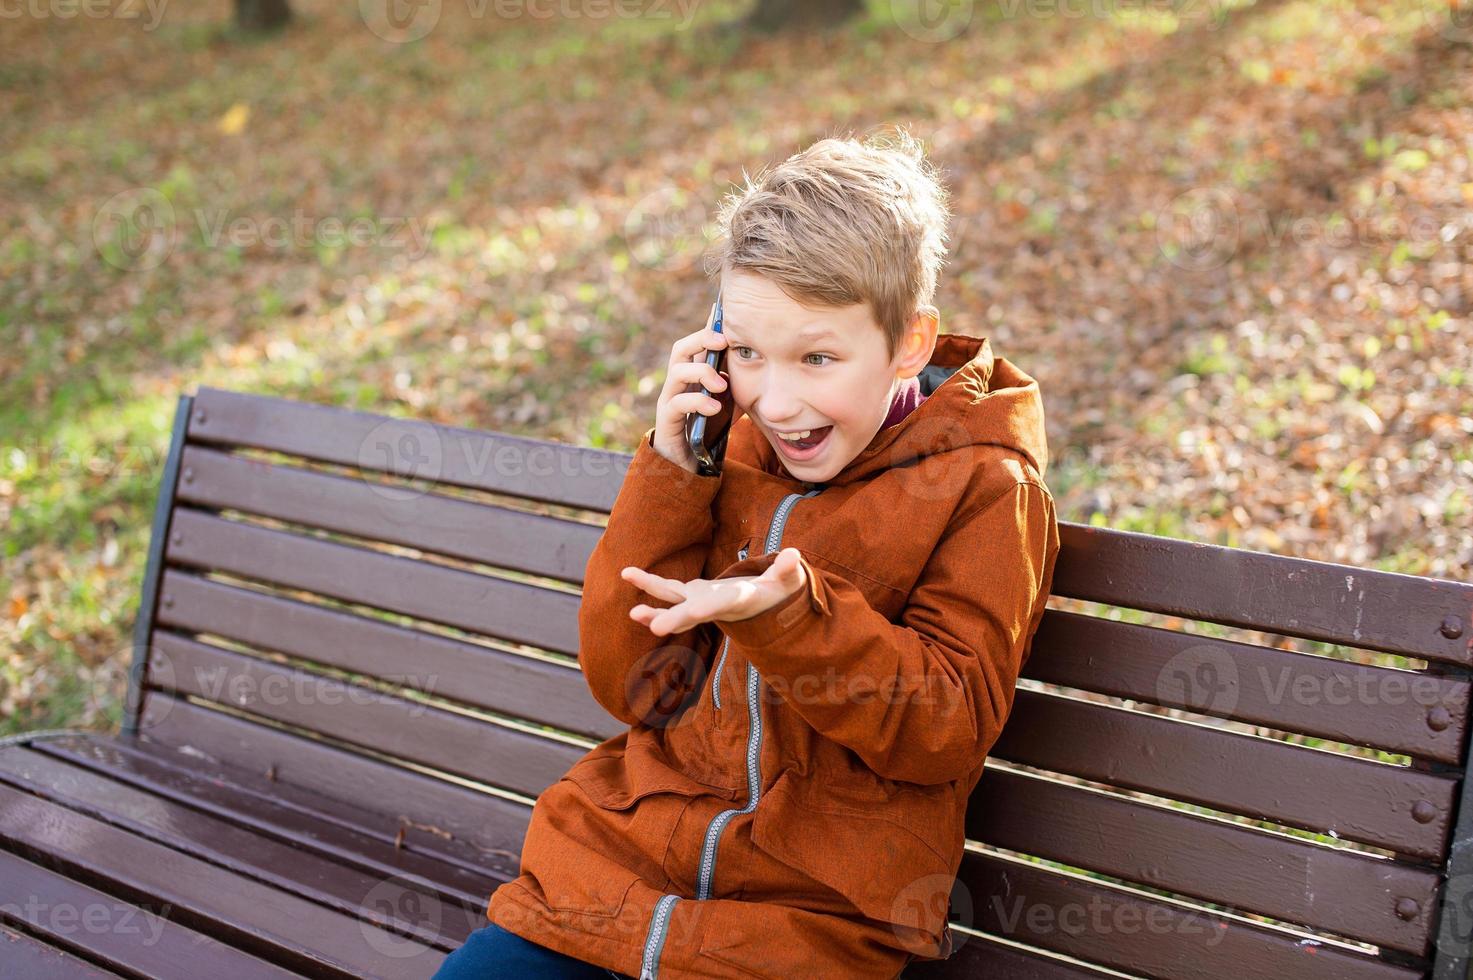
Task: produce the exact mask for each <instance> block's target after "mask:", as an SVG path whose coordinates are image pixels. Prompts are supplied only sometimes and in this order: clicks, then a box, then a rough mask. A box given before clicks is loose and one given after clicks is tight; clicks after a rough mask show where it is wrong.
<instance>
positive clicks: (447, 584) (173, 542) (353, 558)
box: [160, 508, 578, 656]
mask: <svg viewBox="0 0 1473 980" xmlns="http://www.w3.org/2000/svg"><path fill="white" fill-rule="evenodd" d="M167 557H168V561H169V563H170V564H184V565H188V566H190V567H193V568H199V569H203V570H206V571H210V570H214V571H222V572H229V573H231V574H233V575H237V576H240V577H242V578H249V579H256V580H258V581H261V582H266V583H271V584H274V585H278V586H281V587H284V588H290V589H302V590H304V591H307V592H315V593H317V594H318V595H323V596H329V597H331V598H333V599H338V600H341V601H343V602H354V603H359V604H361V605H364V606H368V607H371V608H374V609H381V610H386V611H388V612H394V613H400V614H403V615H406V616H414V617H417V618H419V619H423V620H427V621H429V622H432V623H439V624H441V625H444V626H453V627H456V628H457V629H462V630H467V631H469V632H472V633H480V634H482V635H484V636H488V637H493V638H496V639H501V640H509V641H511V642H513V643H525V644H530V645H532V646H536V647H541V648H543V649H546V650H552V651H554V652H557V653H565V654H568V655H570V656H577V652H578V596H577V594H575V593H572V592H560V591H557V590H554V589H549V588H542V587H539V586H536V585H530V584H527V583H525V582H515V581H511V580H509V579H502V578H496V577H494V576H490V575H480V574H477V573H475V572H468V571H464V570H461V569H458V568H449V567H446V566H443V565H437V564H434V563H432V562H428V561H420V560H417V559H413V558H405V557H402V556H399V555H390V554H384V553H382V552H378V551H374V550H372V549H370V548H362V547H357V546H354V545H348V544H342V543H339V542H335V541H327V540H323V539H320V538H314V537H310V536H307V535H302V534H294V533H292V532H289V531H279V530H274V529H271V528H265V527H260V526H257V525H252V524H248V523H245V522H241V521H230V520H225V519H223V518H220V517H214V516H211V515H209V514H205V513H202V512H200V511H196V510H192V509H189V508H180V509H177V510H175V512H174V518H173V525H172V528H171V530H170V534H169V547H168V551H167ZM170 601H171V597H170V596H169V594H168V593H167V592H165V593H164V594H163V595H162V597H161V598H160V605H161V607H163V608H164V609H167V608H169V603H170Z"/></svg>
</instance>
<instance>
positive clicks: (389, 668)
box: [158, 569, 626, 741]
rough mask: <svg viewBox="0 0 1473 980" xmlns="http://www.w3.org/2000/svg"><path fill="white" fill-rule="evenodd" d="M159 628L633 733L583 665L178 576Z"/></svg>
mask: <svg viewBox="0 0 1473 980" xmlns="http://www.w3.org/2000/svg"><path fill="white" fill-rule="evenodd" d="M164 592H165V593H166V594H167V595H169V596H170V597H171V599H172V602H171V603H170V605H169V606H168V607H167V608H161V609H160V610H159V616H158V624H159V625H160V626H165V627H169V628H171V629H174V630H179V631H193V632H199V633H213V634H215V635H217V636H223V637H226V638H227V639H230V640H234V641H237V642H239V643H242V644H247V645H250V646H253V647H256V648H259V649H262V650H271V651H275V652H277V653H284V654H287V655H289V656H292V657H297V658H299V659H302V660H309V661H314V662H316V663H319V664H324V665H327V666H330V667H337V668H340V669H342V670H347V671H352V672H353V673H358V674H367V675H369V676H372V677H376V678H380V679H382V680H384V681H386V682H389V683H394V684H397V685H399V686H401V687H405V688H409V689H413V690H417V691H422V692H424V693H426V694H432V695H436V696H439V697H443V698H453V699H455V700H456V701H458V702H460V703H461V704H466V705H471V706H473V707H477V708H484V709H486V710H488V711H492V712H496V713H499V714H503V715H507V716H509V717H513V718H522V719H525V720H527V721H529V722H531V723H533V724H537V725H550V726H552V727H553V728H558V729H561V730H563V731H566V732H571V733H574V734H579V735H583V736H586V737H589V738H592V739H595V740H597V741H603V740H604V739H606V738H610V737H612V736H614V735H617V734H619V732H621V731H623V730H624V728H625V727H626V726H624V725H623V724H622V723H621V722H619V721H618V720H617V719H615V718H614V717H613V716H612V715H610V714H609V713H608V712H607V711H605V710H604V709H603V706H602V705H600V704H599V703H598V702H597V701H595V700H594V699H593V695H592V694H591V693H589V690H588V685H587V684H586V683H584V680H583V672H582V671H581V670H579V669H578V666H577V665H576V664H575V663H571V662H568V663H557V662H553V661H551V660H548V659H542V658H537V657H531V656H524V655H521V654H517V653H512V652H510V651H506V650H499V649H495V648H492V647H488V646H484V645H482V644H478V643H471V642H469V641H466V640H459V639H456V638H454V637H448V636H443V635H441V634H439V633H431V632H428V631H426V630H421V629H413V628H411V627H407V626H400V625H398V624H396V623H388V622H384V621H383V620H381V619H375V618H373V617H370V616H365V615H361V614H358V613H355V612H351V611H349V610H345V609H341V608H334V607H330V606H322V605H316V604H314V603H310V602H303V601H300V600H297V599H291V598H287V597H285V596H279V595H272V594H270V593H265V592H258V591H255V590H253V589H246V588H241V587H240V586H236V585H231V584H229V583H226V582H216V581H212V580H210V579H206V578H202V577H201V576H199V575H195V574H191V573H189V572H184V571H180V570H178V569H170V570H169V571H168V573H166V574H165V576H164Z"/></svg>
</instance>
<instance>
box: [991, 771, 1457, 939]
mask: <svg viewBox="0 0 1473 980" xmlns="http://www.w3.org/2000/svg"><path fill="white" fill-rule="evenodd" d="M1004 804H1005V805H1004ZM967 836H968V837H969V838H972V839H973V840H977V841H979V842H982V843H986V844H991V845H994V846H996V847H1001V848H1005V849H1007V850H1011V851H1019V852H1022V853H1024V854H1032V855H1034V856H1036V857H1041V858H1044V859H1045V860H1050V861H1058V862H1060V863H1063V864H1067V865H1070V866H1071V867H1078V868H1087V869H1089V870H1091V871H1096V872H1099V873H1100V874H1106V875H1110V876H1112V877H1115V878H1120V879H1122V880H1124V881H1133V882H1140V883H1141V884H1144V885H1147V886H1150V887H1152V888H1161V889H1166V890H1168V891H1172V892H1176V893H1178V894H1181V895H1186V896H1190V897H1192V898H1197V899H1202V900H1204V901H1208V902H1214V903H1217V904H1221V905H1225V906H1230V907H1235V908H1238V909H1242V910H1244V911H1248V912H1256V913H1259V914H1261V915H1266V916H1270V917H1272V918H1275V919H1280V920H1282V921H1285V922H1290V923H1296V924H1299V925H1303V926H1308V927H1310V928H1312V929H1318V930H1322V931H1324V932H1329V933H1333V934H1336V935H1340V936H1346V937H1348V938H1351V939H1355V940H1359V941H1362V942H1369V943H1374V944H1375V945H1378V946H1390V947H1392V948H1394V949H1399V950H1402V951H1404V952H1408V953H1411V954H1413V955H1415V956H1424V955H1426V953H1427V947H1428V944H1429V941H1430V934H1431V923H1432V916H1433V912H1434V911H1435V902H1436V898H1437V895H1438V888H1439V878H1438V876H1437V874H1436V873H1435V872H1433V871H1430V870H1427V869H1424V868H1419V867H1414V866H1412V865H1408V864H1403V863H1401V862H1398V861H1392V860H1389V859H1385V858H1377V857H1374V856H1371V855H1367V854H1361V853H1356V852H1353V851H1349V850H1344V849H1340V848H1334V847H1327V846H1324V845H1319V844H1313V843H1310V842H1307V841H1302V840H1297V839H1294V838H1292V837H1288V836H1284V835H1281V834H1276V833H1269V832H1266V831H1261V830H1257V829H1254V828H1251V827H1246V826H1242V825H1238V824H1233V823H1229V822H1227V821H1222V820H1216V819H1213V818H1210V817H1203V816H1198V815H1196V814H1191V813H1185V812H1182V811H1179V810H1174V809H1170V808H1167V807H1162V806H1156V805H1154V804H1149V803H1145V802H1141V801H1136V800H1129V799H1125V798H1122V797H1116V796H1112V795H1109V794H1105V793H1101V792H1098V791H1095V790H1091V789H1087V788H1085V787H1081V786H1076V785H1069V784H1065V783H1061V782H1058V781H1056V780H1052V779H1047V778H1042V777H1037V776H1032V775H1028V774H1024V773H1019V772H1010V771H1007V770H1003V769H995V768H992V767H989V768H988V769H987V771H986V773H985V775H984V776H983V777H982V780H981V781H980V783H979V784H978V789H977V791H976V792H975V793H974V795H973V797H972V804H971V806H970V807H969V808H968V812H967ZM1402 900H1408V901H1410V902H1412V903H1414V904H1415V908H1409V909H1408V911H1409V912H1410V913H1411V918H1410V919H1409V920H1404V919H1402V918H1400V917H1399V916H1398V915H1397V911H1396V910H1397V906H1398V903H1399V902H1401V901H1402Z"/></svg>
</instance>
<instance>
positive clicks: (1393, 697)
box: [125, 388, 1473, 980]
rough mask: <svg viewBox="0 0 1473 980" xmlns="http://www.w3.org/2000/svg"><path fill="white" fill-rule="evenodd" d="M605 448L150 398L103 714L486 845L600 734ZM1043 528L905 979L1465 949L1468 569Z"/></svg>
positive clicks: (1297, 971) (1202, 968) (1442, 958)
mask: <svg viewBox="0 0 1473 980" xmlns="http://www.w3.org/2000/svg"><path fill="white" fill-rule="evenodd" d="M628 461H629V456H628V455H627V454H623V453H614V452H605V451H600V450H592V449H582V448H576V447H572V446H566V445H561V444H557V443H549V442H544V441H540V440H535V439H526V438H519V437H512V436H505V435H498V434H495V433H488V432H478V431H473V430H468V429H462V428H455V427H450V426H443V425H432V424H430V423H427V422H423V421H417V420H409V419H394V418H389V417H386V416H380V415H372V414H367V413H361V412H353V411H347V410H343V409H337V408H330V407H325V406H319V405H311V404H305V403H300V402H294V401H290V400H285V399H277V398H268V397H261V396H254V395H245V394H241V393H236V392H230V391H224V390H219V389H213V388H201V389H200V390H199V392H198V394H197V395H195V396H192V397H191V396H185V397H183V398H182V399H181V401H180V406H179V415H178V418H177V419H176V425H175V433H174V441H173V445H172V446H171V450H170V453H169V458H168V463H167V466H166V469H165V473H164V479H163V484H162V486H161V490H160V496H159V505H158V510H157V513H156V518H155V526H154V538H153V542H152V550H151V554H150V561H149V569H148V573H147V579H146V583H145V594H144V598H143V604H142V607H141V609H140V616H139V622H138V631H137V635H136V641H137V646H138V649H139V655H138V657H137V659H136V662H135V670H134V677H133V684H132V687H131V689H130V698H129V709H128V717H127V721H126V723H125V724H126V729H127V731H128V732H129V733H136V734H138V735H140V736H141V737H143V738H147V739H154V740H157V741H160V742H162V743H165V744H169V745H173V746H176V747H181V748H187V749H188V750H189V751H195V752H201V753H204V754H207V755H209V756H212V757H214V758H217V759H220V760H222V761H225V762H229V763H233V764H237V765H241V766H245V767H248V768H250V769H253V770H256V771H260V772H267V773H269V774H270V775H271V776H272V777H273V778H276V779H278V780H281V781H283V782H286V783H289V784H293V785H297V786H302V787H306V788H310V789H316V790H321V791H323V792H327V793H330V794H331V795H333V796H335V797H338V798H341V799H346V800H349V801H354V802H359V803H361V804H362V806H364V807H365V808H366V809H368V810H377V811H378V812H393V813H395V814H398V816H399V819H400V820H401V821H402V822H403V825H404V826H405V827H406V828H408V829H409V830H410V831H411V832H416V831H424V830H428V831H432V832H435V833H440V834H448V835H453V836H455V837H457V838H459V839H461V840H463V841H466V842H469V843H471V844H472V845H474V846H475V847H477V848H479V849H480V850H481V852H482V853H484V854H485V855H486V856H487V862H488V863H490V864H492V865H494V866H496V867H497V868H498V869H499V870H501V871H503V872H504V873H508V874H510V873H514V872H515V870H516V854H517V852H518V849H519V845H520V841H521V836H522V833H523V832H524V830H525V826H526V820H527V817H528V814H529V809H528V808H529V806H530V804H531V802H532V801H533V800H534V799H535V798H536V796H537V795H538V794H539V793H540V792H541V791H542V790H543V789H544V788H546V787H547V786H548V785H550V784H551V783H552V782H553V781H555V780H556V779H557V778H558V777H559V776H560V775H561V774H562V773H563V772H564V771H565V770H566V769H567V768H568V767H569V765H571V763H572V762H573V761H574V760H575V759H577V758H578V757H579V756H581V755H582V754H583V753H584V752H585V751H586V750H587V749H588V748H589V747H590V746H592V745H593V744H596V743H597V742H598V741H600V740H602V739H604V738H607V737H609V736H611V735H614V734H617V732H618V731H619V730H620V729H621V726H620V724H619V723H618V722H617V721H615V720H614V719H612V718H610V717H609V716H608V715H607V714H606V713H605V712H604V711H603V710H602V708H600V707H599V706H598V705H597V704H596V703H595V702H594V701H593V699H592V697H591V696H590V695H589V693H588V691H587V688H586V686H585V685H584V684H583V682H582V677H581V674H580V672H579V670H578V666H577V663H576V659H575V658H576V652H577V639H578V638H577V615H576V612H577V604H578V587H579V586H580V584H581V580H582V573H583V569H584V566H585V563H586V561H587V559H588V556H589V554H590V552H591V551H592V548H593V546H594V544H595V543H596V541H597V539H598V536H599V534H600V533H601V530H602V526H601V523H600V521H601V519H602V518H603V516H604V515H606V514H607V513H608V510H609V509H610V507H611V506H612V504H613V502H614V500H615V498H616V496H617V493H618V489H619V485H620V481H621V479H622V477H623V474H624V472H625V471H626V469H627V466H628ZM1061 534H1062V537H1063V553H1062V554H1061V555H1060V558H1059V561H1058V566H1057V572H1056V580H1055V583H1054V593H1055V598H1054V599H1053V600H1051V608H1050V610H1049V612H1048V613H1047V614H1046V616H1045V618H1044V621H1043V625H1042V627H1041V628H1040V632H1039V634H1038V637H1037V639H1036V641H1035V644H1034V651H1033V655H1032V657H1031V659H1030V660H1029V662H1028V664H1027V665H1026V667H1025V670H1024V675H1023V680H1022V681H1021V682H1020V684H1019V690H1018V694H1017V699H1016V702H1015V705H1014V710H1013V714H1012V717H1011V718H1010V720H1009V722H1008V725H1007V727H1006V729H1005V731H1004V734H1003V736H1002V738H1001V739H1000V741H999V742H998V743H997V745H996V746H995V748H994V750H993V752H992V755H991V758H990V759H989V764H988V769H987V772H986V774H985V775H984V777H983V779H982V781H981V783H980V784H979V786H978V788H977V791H976V793H975V794H974V796H973V799H972V805H971V808H970V811H969V814H968V825H967V826H968V833H967V836H968V838H969V840H971V841H973V842H974V843H973V844H969V848H968V853H967V855H966V857H965V859H964V861H963V864H962V867H961V869H960V871H959V874H958V878H957V883H956V886H955V887H954V889H953V893H952V921H953V922H954V923H956V924H957V927H958V934H957V940H958V944H959V946H960V948H959V949H958V951H957V953H956V954H955V955H954V956H953V957H952V958H951V959H950V960H948V961H946V962H945V963H943V964H932V965H930V966H928V967H919V966H918V967H913V968H912V969H913V970H915V971H916V972H915V975H916V976H925V975H930V974H932V973H934V974H935V975H948V976H986V975H993V974H994V973H996V971H997V970H998V969H999V965H1000V964H1006V966H1007V969H1006V970H1005V971H1004V972H1003V973H996V975H1007V976H1034V975H1036V976H1106V975H1112V973H1111V971H1119V972H1120V973H1123V974H1126V975H1140V976H1149V977H1182V978H1188V977H1224V976H1293V977H1296V978H1304V980H1313V978H1327V980H1328V978H1347V977H1353V978H1361V977H1364V978H1368V980H1369V978H1403V977H1405V978H1410V977H1417V976H1428V975H1436V976H1438V977H1452V976H1460V977H1461V976H1466V975H1467V973H1468V962H1469V961H1468V949H1469V945H1468V934H1469V931H1470V927H1473V921H1470V919H1473V907H1470V906H1473V903H1470V901H1469V899H1468V896H1469V895H1470V894H1473V851H1464V850H1462V849H1461V848H1459V847H1455V846H1454V843H1453V842H1454V841H1462V842H1468V841H1469V840H1470V839H1473V806H1469V805H1464V804H1465V800H1464V791H1465V788H1466V787H1467V786H1468V783H1467V781H1466V780H1465V779H1464V774H1465V770H1466V764H1467V745H1466V742H1467V739H1466V732H1467V730H1468V724H1469V677H1468V674H1469V668H1470V666H1473V651H1470V635H1473V634H1470V618H1473V587H1470V586H1467V585H1462V584H1457V583H1452V582H1444V581H1438V580H1431V579H1423V578H1417V577H1412V576H1405V575H1397V574H1391V573H1386V572H1377V571H1366V570H1362V569H1357V568H1352V567H1348V566H1342V565H1334V564H1326V563H1320V562H1312V561H1304V560H1296V559H1290V558H1284V557H1279V556H1273V555H1266V554H1261V553H1255V552H1249V551H1243V550H1237V549H1230V548H1223V547H1217V546H1209V545H1201V544H1194V543H1191V542H1185V541H1176V540H1172V539H1167V538H1159V537H1154V536H1149V535H1143V534H1134V533H1127V532H1120V531H1113V530H1109V529H1104V528H1093V527H1085V526H1080V525H1074V524H1064V525H1062V526H1061ZM1290 637H1294V638H1301V639H1302V640H1305V641H1312V642H1311V644H1310V645H1311V646H1313V647H1314V649H1312V650H1305V649H1302V648H1303V647H1304V646H1305V644H1303V643H1300V644H1298V647H1299V648H1290V647H1293V646H1294V644H1293V643H1292V642H1291V641H1290V640H1289V639H1288V638H1290ZM1328 645H1335V647H1336V648H1337V649H1336V650H1334V651H1333V652H1334V655H1326V653H1327V647H1328ZM387 772H393V773H395V774H396V776H397V778H396V779H395V780H394V781H393V783H392V785H393V786H394V787H395V793H396V794H397V795H396V796H395V798H393V799H385V798H384V793H385V792H386V790H385V787H386V786H387V785H389V784H388V783H387V782H386V781H385V779H384V774H385V773H387ZM406 774H408V775H409V778H410V779H411V781H412V782H413V783H414V784H415V785H416V786H417V787H418V789H417V790H416V792H414V793H413V794H410V795H409V797H407V798H406V796H405V794H404V793H403V786H404V779H405V775H406ZM911 975H912V974H911V971H908V972H907V976H911ZM1114 975H1118V974H1114Z"/></svg>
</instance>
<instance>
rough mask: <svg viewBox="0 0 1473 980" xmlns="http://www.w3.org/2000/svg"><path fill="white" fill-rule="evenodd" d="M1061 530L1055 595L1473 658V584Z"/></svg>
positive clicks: (1076, 528) (1466, 662)
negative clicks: (1447, 629)
mask: <svg viewBox="0 0 1473 980" xmlns="http://www.w3.org/2000/svg"><path fill="white" fill-rule="evenodd" d="M1059 537H1060V544H1061V550H1060V553H1059V558H1058V563H1057V565H1056V567H1055V572H1054V581H1053V593H1054V594H1055V595H1060V596H1067V597H1069V598H1071V599H1084V600H1088V601H1090V602H1103V603H1107V604H1109V605H1112V606H1125V607H1128V608H1131V609H1143V610H1149V611H1151V612H1159V613H1168V614H1170V615H1173V616H1182V617H1185V618H1187V619H1198V620H1205V621H1207V622H1212V623H1221V624H1223V625H1227V626H1241V627H1244V628H1247V629H1255V630H1263V631H1267V632H1274V633H1283V634H1285V635H1286V636H1298V637H1303V638H1305V639H1311V640H1323V641H1324V642H1326V643H1338V644H1343V645H1345V646H1353V647H1360V648H1362V649H1366V650H1380V651H1382V652H1385V653H1398V654H1404V655H1406V656H1409V657H1418V658H1421V659H1424V660H1438V661H1442V662H1444V663H1452V664H1461V665H1463V666H1470V665H1473V628H1470V627H1473V585H1469V584H1466V583H1462V582H1450V581H1446V580H1444V579H1432V578H1423V577H1420V576H1416V575H1401V574H1398V573H1396V572H1380V571H1370V570H1367V569H1364V568H1357V567H1355V566H1353V565H1340V564H1335V563H1332V562H1321V561H1310V560H1308V559H1303V558H1288V557H1285V556H1283V555H1270V554H1264V553H1262V552H1256V551H1246V550H1243V549H1238V548H1225V547H1222V546H1220V545H1212V544H1203V543H1201V542H1196V541H1180V540H1177V539H1175V538H1166V537H1157V536H1155V535H1152V534H1139V533H1137V532H1134V531H1116V530H1111V529H1108V528H1100V527H1089V526H1086V525H1081V524H1072V523H1068V522H1063V521H1061V522H1060V523H1059ZM1449 617H1452V618H1453V619H1455V620H1456V621H1457V623H1458V624H1459V628H1458V630H1457V635H1456V636H1446V635H1444V634H1443V632H1442V627H1443V623H1444V620H1447V619H1448V618H1449Z"/></svg>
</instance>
